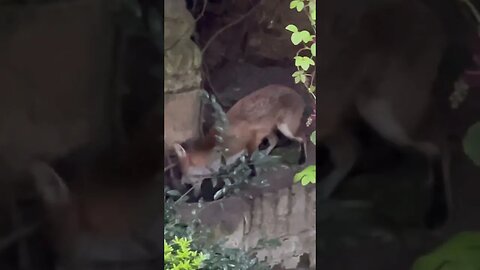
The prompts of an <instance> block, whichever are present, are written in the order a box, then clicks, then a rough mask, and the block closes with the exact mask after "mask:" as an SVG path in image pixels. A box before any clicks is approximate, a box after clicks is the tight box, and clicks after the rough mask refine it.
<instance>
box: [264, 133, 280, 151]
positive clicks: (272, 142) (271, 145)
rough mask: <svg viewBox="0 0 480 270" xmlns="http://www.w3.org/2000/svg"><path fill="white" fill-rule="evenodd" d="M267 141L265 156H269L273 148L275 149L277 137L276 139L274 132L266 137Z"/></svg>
mask: <svg viewBox="0 0 480 270" xmlns="http://www.w3.org/2000/svg"><path fill="white" fill-rule="evenodd" d="M267 141H268V148H267V149H265V153H267V155H268V154H270V152H272V150H273V148H275V146H277V143H278V137H277V135H275V133H274V132H272V133H270V134H269V135H268V136H267Z"/></svg>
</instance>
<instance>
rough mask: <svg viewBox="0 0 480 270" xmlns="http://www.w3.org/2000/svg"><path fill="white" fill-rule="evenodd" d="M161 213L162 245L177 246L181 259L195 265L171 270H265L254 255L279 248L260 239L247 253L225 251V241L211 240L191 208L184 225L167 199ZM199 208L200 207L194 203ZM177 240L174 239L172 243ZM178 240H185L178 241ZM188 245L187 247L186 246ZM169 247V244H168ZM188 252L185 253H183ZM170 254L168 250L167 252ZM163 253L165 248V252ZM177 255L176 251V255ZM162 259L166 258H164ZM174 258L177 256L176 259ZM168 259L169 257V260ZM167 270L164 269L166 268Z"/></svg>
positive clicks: (210, 232) (211, 237)
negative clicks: (190, 218)
mask: <svg viewBox="0 0 480 270" xmlns="http://www.w3.org/2000/svg"><path fill="white" fill-rule="evenodd" d="M164 202H165V212H164V239H165V242H164V243H167V244H168V243H175V242H177V243H179V242H180V243H181V245H183V247H180V244H177V250H183V252H181V253H180V254H182V255H181V258H182V260H185V259H184V258H185V257H189V258H190V259H189V261H190V262H192V261H193V262H194V264H195V265H191V266H190V267H192V268H172V269H209V270H210V269H211V270H217V269H218V270H224V269H226V270H230V269H231V270H233V269H240V270H257V269H258V270H268V269H270V267H269V266H268V264H266V263H265V262H264V261H259V260H258V258H256V257H255V252H256V251H257V250H258V249H261V248H272V247H276V246H278V245H279V242H278V241H277V240H260V241H259V242H258V243H257V246H256V247H255V248H253V249H250V250H248V251H243V250H241V249H238V248H226V247H225V241H226V240H222V241H218V240H215V238H214V236H213V233H212V231H211V230H210V229H209V228H208V227H206V226H204V225H202V223H201V221H200V219H199V218H198V211H197V210H196V209H195V210H194V211H193V212H192V214H193V216H194V218H193V220H192V222H191V223H190V224H184V223H182V222H181V221H180V219H179V217H178V216H177V214H176V211H175V205H176V203H178V201H177V202H174V201H173V200H171V199H165V201H164ZM198 207H199V208H201V207H202V204H198ZM176 239H178V240H176ZM181 239H189V240H188V241H187V240H181ZM186 242H188V246H187V244H186ZM169 245H170V246H171V244H169ZM187 250H188V251H187ZM168 251H170V252H171V253H170V254H172V253H174V250H173V251H172V250H171V249H169V250H168ZM165 253H167V249H165ZM177 254H178V252H177ZM165 256H166V255H165ZM177 257H178V256H177ZM200 257H201V259H202V260H201V263H200V268H194V267H195V266H196V265H198V263H199V261H200V259H199V258H200ZM170 258H171V257H170ZM167 269H168V268H167Z"/></svg>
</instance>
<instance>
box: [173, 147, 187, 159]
mask: <svg viewBox="0 0 480 270" xmlns="http://www.w3.org/2000/svg"><path fill="white" fill-rule="evenodd" d="M173 149H174V150H175V153H176V154H177V157H178V158H179V159H185V158H187V152H186V151H185V149H184V148H183V147H182V146H181V145H180V144H178V143H175V144H174V145H173Z"/></svg>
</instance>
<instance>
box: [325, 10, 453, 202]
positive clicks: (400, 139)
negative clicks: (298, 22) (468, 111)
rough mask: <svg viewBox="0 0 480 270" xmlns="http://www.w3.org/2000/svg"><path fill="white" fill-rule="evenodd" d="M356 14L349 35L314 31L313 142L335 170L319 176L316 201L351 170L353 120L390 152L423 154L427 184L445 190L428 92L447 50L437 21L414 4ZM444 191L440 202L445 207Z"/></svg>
mask: <svg viewBox="0 0 480 270" xmlns="http://www.w3.org/2000/svg"><path fill="white" fill-rule="evenodd" d="M341 2H342V3H343V2H351V1H341ZM323 4H324V5H326V6H325V7H324V9H322V8H320V10H322V11H324V12H326V14H335V13H334V12H331V10H328V8H330V9H331V8H332V7H331V6H330V7H328V5H336V4H338V3H337V2H335V3H333V2H329V3H326V2H324V3H323ZM361 12H363V13H361V14H360V15H359V16H358V17H357V18H358V21H357V22H356V26H355V27H352V29H351V30H349V31H346V32H343V33H340V32H338V31H339V30H340V29H337V28H335V27H336V25H335V24H329V23H328V22H326V21H325V22H323V23H322V26H320V28H319V32H318V39H319V40H322V42H319V43H318V44H317V46H318V47H319V48H318V51H319V55H318V57H319V58H320V59H322V61H321V62H320V63H318V65H317V78H316V81H317V82H318V85H317V87H316V88H317V89H319V90H318V91H317V93H316V94H317V99H316V100H317V113H316V117H317V119H316V121H317V123H316V125H317V143H319V144H322V143H323V144H324V145H325V146H326V147H327V148H328V149H329V151H330V158H331V160H332V162H333V163H334V169H333V170H332V171H331V172H330V173H329V174H328V175H327V176H326V177H325V178H324V179H319V181H318V184H317V189H316V192H317V196H318V198H320V199H321V200H327V199H329V198H331V196H332V194H333V193H334V192H335V191H336V190H337V188H338V186H339V185H340V184H341V182H342V181H343V180H344V179H345V178H346V177H347V175H348V173H349V172H350V171H351V169H352V168H353V166H354V165H355V163H356V161H357V158H358V156H359V152H360V151H361V144H360V143H359V140H358V138H357V137H356V136H355V128H354V126H355V123H358V122H363V123H365V124H367V125H368V126H369V127H370V128H371V129H372V130H373V131H374V132H376V133H377V134H379V135H380V136H381V137H382V138H383V139H384V140H386V141H388V142H391V143H393V144H394V145H396V146H397V147H400V148H410V149H412V150H414V151H417V152H418V153H420V154H422V155H424V156H425V157H426V158H427V160H428V161H429V164H430V165H429V179H428V183H430V184H432V185H433V184H434V181H440V182H442V183H441V184H442V185H443V186H444V187H445V188H446V189H448V187H449V185H450V184H449V176H448V171H449V169H448V159H449V157H448V149H447V147H446V141H445V132H446V131H445V127H444V126H443V124H444V122H442V119H441V117H442V116H443V115H442V112H441V111H440V108H441V107H442V106H443V103H444V102H443V101H442V100H441V98H442V96H441V95H440V94H439V93H438V92H437V91H435V88H436V87H435V81H436V79H437V70H438V68H439V66H440V64H441V62H442V57H443V55H444V51H445V49H446V47H447V45H448V44H447V38H446V35H445V33H444V31H443V28H442V24H441V22H440V20H439V19H438V17H437V16H436V14H434V13H433V12H432V11H431V10H430V9H429V8H428V7H427V6H425V5H423V4H422V3H421V2H419V1H390V2H385V3H381V4H377V5H375V6H370V7H367V8H365V9H363V11H361ZM319 17H320V18H322V16H319ZM323 19H324V20H326V19H328V18H325V17H323ZM321 20H322V19H321ZM330 20H333V19H332V18H330ZM321 22H322V21H321ZM319 25H320V24H319ZM337 26H338V25H337ZM445 100H447V98H445ZM437 184H438V183H437ZM449 193H450V192H449V191H448V190H446V196H447V197H448V198H445V199H446V200H447V204H448V207H449V208H451V198H450V195H449Z"/></svg>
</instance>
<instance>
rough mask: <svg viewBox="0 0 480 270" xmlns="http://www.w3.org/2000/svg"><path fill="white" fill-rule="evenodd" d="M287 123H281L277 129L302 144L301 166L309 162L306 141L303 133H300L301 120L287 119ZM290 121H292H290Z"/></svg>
mask: <svg viewBox="0 0 480 270" xmlns="http://www.w3.org/2000/svg"><path fill="white" fill-rule="evenodd" d="M286 120H287V121H285V122H282V123H279V124H278V125H277V129H278V130H279V131H280V132H281V133H282V134H283V135H284V136H285V137H287V138H289V139H291V140H294V141H297V142H298V143H299V144H300V160H302V157H303V160H304V161H303V162H301V161H300V164H302V163H304V162H305V161H306V160H307V149H306V140H305V136H304V135H303V133H302V132H301V131H300V128H299V127H300V119H298V120H296V119H291V118H290V119H286ZM288 120H290V121H288Z"/></svg>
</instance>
